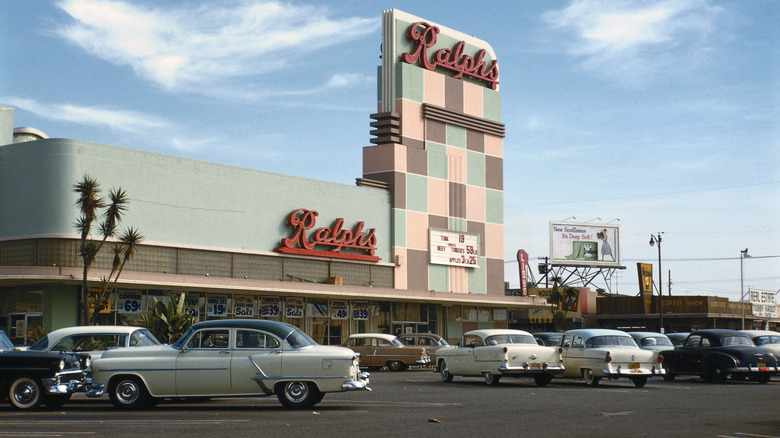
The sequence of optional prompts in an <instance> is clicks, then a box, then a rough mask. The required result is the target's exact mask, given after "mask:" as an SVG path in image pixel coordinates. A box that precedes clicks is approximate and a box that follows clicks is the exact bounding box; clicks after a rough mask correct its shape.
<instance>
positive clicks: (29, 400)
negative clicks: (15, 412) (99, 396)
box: [0, 330, 89, 409]
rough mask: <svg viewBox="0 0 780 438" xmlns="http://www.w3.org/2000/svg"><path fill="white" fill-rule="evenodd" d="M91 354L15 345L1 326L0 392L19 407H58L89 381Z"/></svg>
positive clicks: (4, 397) (14, 405)
mask: <svg viewBox="0 0 780 438" xmlns="http://www.w3.org/2000/svg"><path fill="white" fill-rule="evenodd" d="M88 368H89V356H87V355H83V356H76V355H74V354H65V353H39V352H31V351H19V350H15V349H14V345H13V343H11V340H10V339H8V336H7V335H6V334H5V332H3V331H2V330H0V391H2V392H1V393H0V394H2V398H3V399H6V400H8V401H9V402H10V403H11V406H13V407H14V408H16V409H35V408H37V407H38V406H40V405H41V404H42V403H43V404H45V405H46V406H49V407H52V408H58V407H60V406H62V405H63V404H65V403H66V402H67V401H68V400H70V397H71V395H72V394H73V392H75V391H76V390H77V389H79V388H80V387H82V386H84V385H86V384H88V383H89V379H88V378H87V376H86V370H87V369H88Z"/></svg>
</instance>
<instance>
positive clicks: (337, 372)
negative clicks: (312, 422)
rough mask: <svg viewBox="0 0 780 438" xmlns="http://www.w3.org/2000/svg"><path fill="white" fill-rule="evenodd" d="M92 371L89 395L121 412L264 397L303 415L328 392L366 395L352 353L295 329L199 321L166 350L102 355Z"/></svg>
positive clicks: (138, 349)
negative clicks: (175, 402) (187, 401)
mask: <svg viewBox="0 0 780 438" xmlns="http://www.w3.org/2000/svg"><path fill="white" fill-rule="evenodd" d="M92 372H93V378H94V381H95V383H96V387H95V388H94V389H93V391H92V393H93V395H100V394H101V393H102V392H103V391H106V392H108V395H109V398H110V399H111V401H112V402H113V404H114V406H116V407H118V408H122V409H134V408H140V407H143V406H148V405H150V404H153V403H155V402H156V401H159V400H161V399H163V398H204V397H229V396H271V395H276V396H277V398H278V399H279V401H280V402H281V403H282V405H284V406H285V407H288V408H292V409H306V408H310V407H312V406H314V405H316V404H317V403H319V402H320V401H321V400H322V398H323V397H324V395H325V394H326V393H329V392H341V391H350V390H359V389H368V374H367V373H361V372H360V369H359V368H358V357H357V356H356V354H355V353H354V352H353V351H352V350H350V349H348V348H343V347H336V346H324V345H319V344H317V343H315V342H314V341H313V340H312V339H311V338H310V337H309V336H307V335H306V334H305V333H303V332H302V331H300V330H299V329H298V328H297V327H295V326H292V325H290V324H285V323H282V322H277V321H268V320H238V319H236V320H218V321H205V322H200V323H197V324H194V325H193V326H192V327H191V328H190V329H189V331H187V332H186V333H185V334H184V336H182V337H181V339H179V340H178V341H177V342H176V343H175V344H173V345H170V346H168V345H163V346H154V347H136V348H120V349H115V350H108V351H106V352H105V353H104V354H103V356H102V357H101V358H100V359H96V360H95V361H94V362H93V364H92ZM88 395H90V393H89V392H88Z"/></svg>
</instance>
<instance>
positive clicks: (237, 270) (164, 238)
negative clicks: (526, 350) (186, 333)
mask: <svg viewBox="0 0 780 438" xmlns="http://www.w3.org/2000/svg"><path fill="white" fill-rule="evenodd" d="M383 20H384V25H383V48H384V51H385V52H384V53H383V65H382V66H381V67H380V69H379V78H378V82H379V87H378V90H379V93H378V94H379V105H378V108H379V110H378V112H377V114H375V115H374V116H372V117H374V118H375V120H376V122H375V123H374V124H372V126H374V128H375V130H374V131H372V134H373V135H374V138H373V139H372V143H373V144H374V146H369V147H366V148H364V150H363V157H364V166H363V167H364V168H363V178H361V179H359V180H358V184H357V186H345V185H341V184H335V183H330V182H324V181H317V180H314V179H306V178H299V177H292V176H286V175H279V174H274V173H270V172H263V171H257V170H251V169H242V168H236V167H230V166H224V165H220V164H215V163H207V162H202V161H195V160H189V159H183V158H178V157H173V156H167V155H160V154H154V153H149V152H143V151H140V150H134V149H126V148H119V147H114V146H109V145H103V144H97V143H90V142H86V141H81V140H71V139H50V138H44V137H45V135H44V136H38V137H35V136H32V137H31V136H29V135H25V136H24V138H22V136H21V135H19V136H17V142H14V133H13V131H14V129H13V121H14V114H13V109H10V108H0V206H2V208H1V209H0V329H3V330H6V331H7V332H8V333H9V334H10V335H11V336H12V337H13V338H15V342H17V343H20V344H21V343H24V342H25V338H26V337H27V336H28V335H29V333H30V331H31V330H32V329H33V328H35V327H41V326H42V327H45V328H47V329H53V328H58V327H63V326H69V325H75V324H77V321H78V318H77V315H78V297H79V293H80V288H81V279H82V267H81V260H80V258H79V251H78V235H77V233H76V229H75V227H74V223H75V221H76V219H77V217H78V210H77V208H76V195H75V193H74V191H73V185H74V184H75V183H76V182H77V181H79V180H81V179H82V178H83V177H84V176H85V175H89V176H90V177H92V178H94V179H96V180H97V181H98V182H99V183H100V184H101V188H102V190H103V192H104V193H105V192H107V191H108V189H110V188H116V187H121V188H123V189H124V190H125V191H126V192H127V194H128V196H129V197H130V199H131V201H130V203H129V205H128V210H127V212H126V214H125V216H124V217H123V219H122V227H123V228H124V227H128V226H132V227H134V228H137V229H138V230H140V232H141V234H142V235H143V236H144V238H143V241H142V244H141V245H140V247H139V250H138V252H137V253H136V254H135V256H134V257H133V258H132V260H131V261H130V262H129V264H128V265H127V266H126V267H125V269H124V271H123V273H122V275H121V277H120V279H119V284H118V288H117V291H116V293H114V294H113V296H112V299H111V310H109V311H108V312H107V313H106V314H105V315H102V316H101V320H102V321H103V322H106V323H109V322H110V323H114V322H120V321H122V320H123V319H124V318H127V317H129V316H132V315H136V314H138V313H139V312H143V311H145V310H147V309H148V308H150V306H151V305H152V303H153V301H154V298H157V299H160V300H165V299H167V298H166V291H173V292H177V293H182V292H183V293H185V296H186V299H187V307H188V309H189V311H191V312H192V313H194V314H196V315H197V316H198V318H199V319H201V320H204V319H214V318H269V319H278V320H282V321H287V322H290V323H292V324H295V325H297V326H300V327H302V328H304V330H305V331H306V332H307V333H309V334H311V335H312V336H314V338H315V339H316V340H317V341H318V342H321V343H325V344H340V343H342V342H343V341H344V339H346V337H347V336H348V335H349V334H350V333H356V332H377V331H378V332H385V333H396V334H397V333H403V332H433V333H438V334H441V335H443V336H445V337H447V338H449V339H451V340H454V339H457V338H459V337H460V335H461V334H462V333H463V331H466V330H469V329H472V328H478V327H506V326H507V315H508V313H510V312H514V311H520V310H523V309H528V308H529V307H531V306H534V305H536V306H538V305H540V301H539V300H538V299H537V300H536V302H534V299H533V298H528V297H510V296H505V295H504V283H503V201H502V199H503V186H502V174H503V155H502V154H503V152H502V140H503V133H504V127H503V124H501V123H500V93H499V91H498V70H497V61H496V57H495V54H493V52H492V49H490V47H489V45H487V44H486V43H484V42H482V41H479V40H476V39H474V38H472V37H468V36H466V35H464V34H461V33H459V32H455V31H453V30H450V29H447V28H445V27H443V26H437V25H434V24H432V23H431V22H427V21H425V20H422V19H419V18H417V17H412V16H410V15H408V14H405V13H403V12H400V11H397V10H390V11H385V12H384V14H383ZM432 35H436V36H437V38H436V43H435V44H430V43H431V42H432V39H431V36H432ZM445 54H449V55H450V60H449V61H448V60H447V59H445V58H446V57H445V56H444V55H445ZM451 61H452V62H451ZM474 66H476V67H474ZM20 140H24V141H20ZM30 140H31V141H30ZM356 150H357V149H356ZM356 153H357V152H356ZM111 260H112V255H111V254H110V252H109V251H107V250H104V251H103V252H101V253H100V255H99V256H98V259H97V260H96V261H95V263H94V265H93V266H92V268H91V269H90V271H89V278H88V279H89V281H90V284H96V283H97V282H98V281H99V280H100V278H101V277H105V276H107V275H108V272H109V270H110V267H111Z"/></svg>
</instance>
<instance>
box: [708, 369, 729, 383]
mask: <svg viewBox="0 0 780 438" xmlns="http://www.w3.org/2000/svg"><path fill="white" fill-rule="evenodd" d="M709 370H710V371H709V373H708V374H707V381H710V382H712V383H723V382H725V381H726V377H728V374H726V373H724V372H723V370H721V369H720V367H718V366H713V367H710V368H709Z"/></svg>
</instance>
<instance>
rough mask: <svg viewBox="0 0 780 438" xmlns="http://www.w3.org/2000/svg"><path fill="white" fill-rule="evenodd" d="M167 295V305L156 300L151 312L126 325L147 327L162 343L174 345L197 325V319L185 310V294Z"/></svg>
mask: <svg viewBox="0 0 780 438" xmlns="http://www.w3.org/2000/svg"><path fill="white" fill-rule="evenodd" d="M165 294H166V295H167V296H168V298H169V300H168V303H167V304H166V303H163V302H162V301H160V300H158V299H157V298H154V305H153V306H152V309H151V310H150V311H148V312H145V313H142V314H140V315H138V316H134V317H131V318H128V319H127V320H125V324H126V325H135V326H139V327H146V328H148V329H149V331H150V332H152V334H153V335H154V337H155V338H157V339H158V340H159V341H160V342H163V343H166V344H172V343H174V342H176V340H178V339H179V338H180V337H181V336H182V335H183V334H184V333H185V332H186V331H187V330H189V328H190V326H192V324H194V323H195V317H194V316H192V315H191V314H189V313H187V312H186V311H185V310H184V298H185V294H184V293H183V292H182V293H181V294H180V295H176V294H175V293H173V292H169V291H166V292H165Z"/></svg>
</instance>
